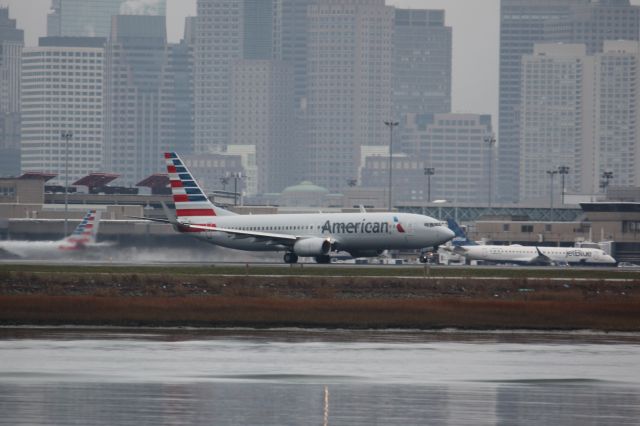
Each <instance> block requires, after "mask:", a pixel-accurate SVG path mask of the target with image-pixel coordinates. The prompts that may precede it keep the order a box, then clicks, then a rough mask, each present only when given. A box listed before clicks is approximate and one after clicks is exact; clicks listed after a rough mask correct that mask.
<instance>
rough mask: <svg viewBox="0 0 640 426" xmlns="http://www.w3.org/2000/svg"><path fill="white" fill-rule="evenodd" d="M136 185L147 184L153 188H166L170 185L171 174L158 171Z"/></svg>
mask: <svg viewBox="0 0 640 426" xmlns="http://www.w3.org/2000/svg"><path fill="white" fill-rule="evenodd" d="M136 186H145V187H147V188H152V189H156V188H166V187H167V186H169V175H167V174H166V173H156V174H155V175H151V176H149V177H147V178H145V179H143V180H141V181H140V182H138V183H136Z"/></svg>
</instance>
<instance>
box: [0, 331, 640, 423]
mask: <svg viewBox="0 0 640 426" xmlns="http://www.w3.org/2000/svg"><path fill="white" fill-rule="evenodd" d="M639 361H640V334H622V333H621V334H615V333H613V334H611V333H609V334H605V333H590V332H574V333H535V332H493V333H492V332H483V333H480V332H476V333H474V332H462V331H455V330H447V331H440V332H421V331H398V330H388V331H347V330H344V331H340V330H338V331H335V330H334V331H329V330H195V329H167V330H156V329H113V328H104V329H83V328H0V424H1V425H70V424H82V425H88V424H91V425H114V426H121V425H159V424H162V425H188V424H202V425H205V424H206V425H210V424H211V425H307V424H308V425H422V424H428V425H514V424H518V425H551V424H554V425H558V424H561V425H637V424H639V422H640V368H639V366H638V362H639Z"/></svg>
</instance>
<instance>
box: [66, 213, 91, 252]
mask: <svg viewBox="0 0 640 426" xmlns="http://www.w3.org/2000/svg"><path fill="white" fill-rule="evenodd" d="M99 223H100V212H98V211H96V210H89V211H88V212H87V214H85V215H84V217H83V218H82V221H81V222H80V224H79V225H78V226H76V229H74V230H73V232H72V233H71V235H69V236H68V237H66V238H65V239H64V240H63V244H62V245H61V247H63V248H67V249H77V248H82V247H84V246H86V245H88V244H95V242H96V237H97V235H98V226H99Z"/></svg>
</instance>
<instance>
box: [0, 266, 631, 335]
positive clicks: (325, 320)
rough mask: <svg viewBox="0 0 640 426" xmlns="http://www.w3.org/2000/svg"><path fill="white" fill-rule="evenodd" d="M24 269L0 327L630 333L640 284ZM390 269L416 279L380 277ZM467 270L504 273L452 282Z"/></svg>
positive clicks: (11, 273) (229, 270) (577, 277)
mask: <svg viewBox="0 0 640 426" xmlns="http://www.w3.org/2000/svg"><path fill="white" fill-rule="evenodd" d="M261 268H264V267H261ZM261 268H258V267H256V268H255V269H256V270H259V269H261ZM28 269H29V270H27V269H24V268H23V267H22V266H19V267H13V266H11V265H4V266H3V267H0V324H5V325H8V324H12V325H13V324H39V325H48V324H76V325H125V326H126V325H148V326H181V325H189V326H208V327H214V326H234V327H238V326H246V327H283V326H284V327H292V326H294V327H344V328H387V327H394V328H422V329H428V328H443V327H460V328H470V329H516V328H518V329H519V328H525V329H597V330H611V331H613V330H620V331H640V291H638V290H640V279H638V276H637V275H636V274H628V273H621V274H616V275H615V276H614V278H616V280H607V278H611V273H609V274H607V276H606V277H605V276H598V275H600V274H599V272H608V271H580V270H575V271H574V270H562V271H561V272H562V273H563V276H562V277H558V276H557V275H558V273H557V271H549V270H537V271H536V270H519V269H516V270H513V269H507V270H495V269H490V270H486V271H485V270H477V269H474V270H472V269H468V268H461V269H457V270H454V271H458V273H457V275H456V274H455V273H453V274H452V275H451V276H449V277H447V276H433V275H437V274H435V272H436V271H438V272H440V271H442V272H445V273H446V274H449V273H450V271H451V270H449V269H434V270H432V271H431V272H433V273H434V274H432V276H430V277H427V278H424V277H421V275H420V274H423V273H424V270H423V269H422V268H415V269H414V268H394V267H386V268H364V269H363V268H331V269H328V268H291V270H293V269H300V271H305V272H307V273H310V274H312V273H313V272H319V273H317V274H312V275H308V276H305V275H295V276H294V275H291V276H286V275H285V274H282V273H281V272H283V271H289V268H264V269H267V270H268V272H271V274H266V275H265V274H262V275H259V274H257V271H254V267H249V271H248V272H247V270H246V268H237V267H224V268H220V267H213V268H198V267H188V268H182V269H181V271H180V273H176V272H175V271H174V270H173V269H174V268H171V269H163V268H138V267H136V268H133V267H118V268H105V267H66V266H60V267H58V266H39V267H33V266H31V265H30V266H29V267H28ZM211 270H214V271H215V272H214V273H211ZM300 271H297V272H300ZM327 271H330V272H332V274H334V275H335V274H336V272H337V271H339V272H348V273H345V274H344V276H342V277H330V276H323V275H322V274H323V273H324V272H327ZM363 271H364V272H367V273H369V274H371V275H367V274H362V272H363ZM391 271H393V272H395V273H396V274H397V273H398V272H401V273H402V274H403V275H405V273H411V274H415V275H408V276H405V277H398V276H392V275H391V276H390V275H385V274H386V273H389V272H391ZM471 271H475V272H478V271H480V272H490V273H491V275H492V276H494V277H496V276H498V277H500V274H507V275H504V276H502V277H501V278H499V279H496V278H488V277H486V276H482V275H483V274H482V273H480V274H475V275H480V276H476V277H473V278H472V277H465V276H463V274H462V273H461V272H471ZM524 271H533V272H534V273H533V274H532V275H533V276H532V277H529V276H527V275H528V274H525V273H524ZM233 272H235V274H234V273H233ZM240 272H245V273H244V274H243V273H240ZM274 272H275V273H278V276H275V275H273V274H274ZM356 272H360V274H356ZM514 272H516V273H518V274H517V275H515V276H514V275H508V274H511V273H514ZM550 272H556V273H555V276H545V274H546V273H550ZM565 272H572V273H573V274H564V273H565ZM581 272H589V275H591V276H584V275H582V273H581ZM609 272H610V271H609ZM253 273H256V275H253ZM349 274H352V275H349ZM541 274H542V275H541ZM283 275H285V276H283ZM566 275H573V276H566ZM594 275H595V276H594ZM634 277H635V279H634ZM559 278H561V279H559ZM622 278H625V279H622Z"/></svg>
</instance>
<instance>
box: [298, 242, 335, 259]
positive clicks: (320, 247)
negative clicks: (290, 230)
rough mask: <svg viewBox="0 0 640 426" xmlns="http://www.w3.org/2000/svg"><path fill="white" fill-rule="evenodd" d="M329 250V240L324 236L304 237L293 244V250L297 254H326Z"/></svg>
mask: <svg viewBox="0 0 640 426" xmlns="http://www.w3.org/2000/svg"><path fill="white" fill-rule="evenodd" d="M330 251H331V241H329V240H328V239H325V238H305V239H303V240H298V241H296V243H295V244H294V245H293V252H294V253H295V254H297V255H298V256H303V257H305V256H326V255H328V254H329V252H330Z"/></svg>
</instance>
